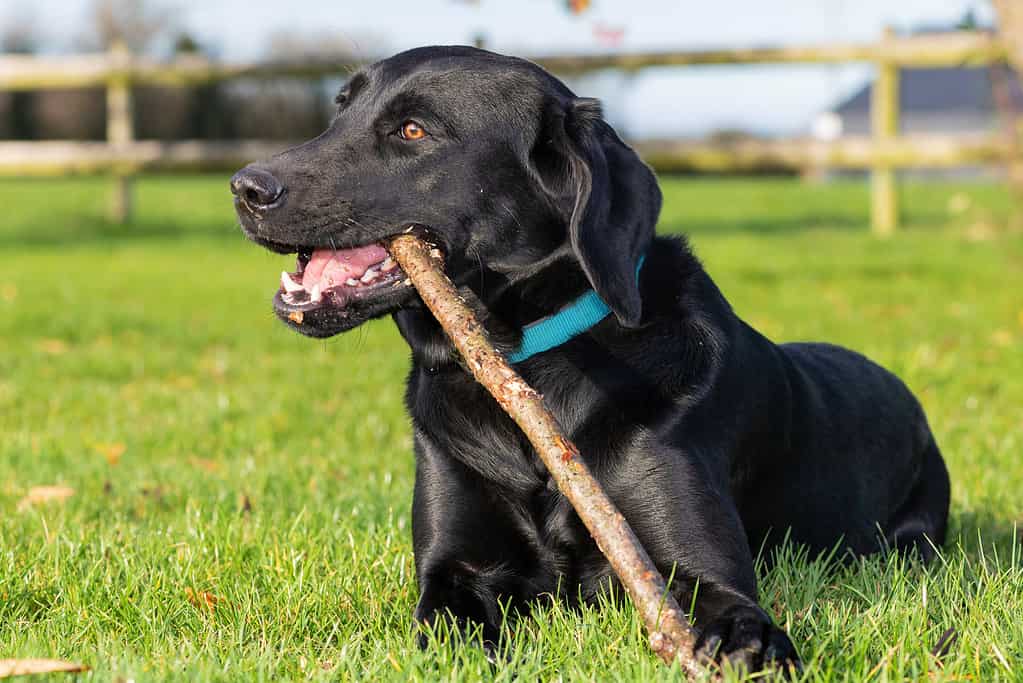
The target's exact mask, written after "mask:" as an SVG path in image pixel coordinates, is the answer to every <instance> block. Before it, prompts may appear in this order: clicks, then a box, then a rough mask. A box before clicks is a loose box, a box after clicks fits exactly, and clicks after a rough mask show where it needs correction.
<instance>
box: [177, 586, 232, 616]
mask: <svg viewBox="0 0 1023 683" xmlns="http://www.w3.org/2000/svg"><path fill="white" fill-rule="evenodd" d="M185 597H186V598H188V601H189V602H190V603H192V606H193V607H198V608H199V609H208V610H210V611H211V612H212V611H213V609H214V608H215V607H216V606H217V603H218V602H220V601H221V600H222V599H223V598H220V597H217V596H216V595H214V594H213V593H210V592H209V591H198V590H195V589H194V588H186V589H185Z"/></svg>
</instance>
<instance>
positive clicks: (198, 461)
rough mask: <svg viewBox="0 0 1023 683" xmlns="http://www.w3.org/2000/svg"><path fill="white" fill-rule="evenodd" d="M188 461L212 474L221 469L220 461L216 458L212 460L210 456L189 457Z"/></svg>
mask: <svg viewBox="0 0 1023 683" xmlns="http://www.w3.org/2000/svg"><path fill="white" fill-rule="evenodd" d="M188 462H190V463H191V464H192V465H193V466H194V467H198V468H199V469H201V470H203V471H205V472H209V473H210V474H213V473H215V472H219V471H220V463H219V462H217V461H216V460H210V459H209V458H198V457H192V458H189V459H188Z"/></svg>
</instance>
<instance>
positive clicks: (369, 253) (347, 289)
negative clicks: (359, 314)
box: [276, 244, 410, 311]
mask: <svg viewBox="0 0 1023 683" xmlns="http://www.w3.org/2000/svg"><path fill="white" fill-rule="evenodd" d="M409 284H410V283H409V280H408V277H407V276H406V275H405V273H404V272H403V271H402V270H401V268H400V267H399V266H398V264H397V263H396V262H395V261H394V259H392V258H391V256H390V254H388V252H387V250H386V249H384V248H383V247H382V246H380V245H379V244H371V245H367V246H363V247H355V248H352V249H316V250H315V251H299V254H298V265H297V270H296V271H295V272H293V273H289V272H287V271H284V272H283V273H281V286H280V289H279V290H278V292H277V297H276V298H277V300H278V302H279V304H281V305H282V307H283V308H286V309H287V310H289V311H311V310H314V309H317V308H321V307H325V306H330V307H334V308H340V309H343V308H346V307H347V306H348V305H349V304H351V303H352V302H353V301H355V300H358V299H363V298H367V297H369V296H371V295H373V294H376V293H381V292H382V290H390V289H393V288H397V287H406V286H409Z"/></svg>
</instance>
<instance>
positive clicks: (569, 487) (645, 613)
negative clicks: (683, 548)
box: [388, 234, 706, 678]
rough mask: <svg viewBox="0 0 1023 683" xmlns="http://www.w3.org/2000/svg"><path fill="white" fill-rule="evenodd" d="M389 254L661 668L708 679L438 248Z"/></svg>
mask: <svg viewBox="0 0 1023 683" xmlns="http://www.w3.org/2000/svg"><path fill="white" fill-rule="evenodd" d="M388 249H389V251H390V252H391V255H392V256H393V257H394V259H395V260H396V261H397V262H398V264H399V265H400V266H401V267H402V269H404V271H405V273H406V274H407V275H408V276H409V278H410V279H411V280H412V284H413V285H414V286H415V288H416V290H417V291H418V292H419V295H420V296H421V297H422V299H423V301H424V302H425V303H426V306H427V308H429V309H430V311H431V312H432V313H433V315H434V317H435V318H436V319H437V321H438V322H439V323H440V325H441V327H442V328H443V329H444V331H445V333H447V335H448V337H449V338H450V339H451V342H452V343H453V344H454V345H455V348H457V349H458V352H459V353H460V354H461V355H462V358H463V359H464V361H465V366H466V368H468V369H469V370H470V371H471V372H472V374H473V377H475V378H476V381H477V382H479V383H480V384H482V385H483V386H484V387H485V388H486V389H487V391H489V392H490V393H491V395H493V397H494V398H495V399H496V400H497V402H498V404H500V406H501V407H502V408H503V409H504V411H505V412H507V413H508V415H510V416H511V418H512V419H513V420H514V421H515V423H516V424H518V426H519V427H520V428H521V429H522V431H523V432H524V433H525V434H526V436H527V437H528V438H529V441H530V443H532V444H533V448H535V449H536V452H537V454H538V455H539V456H540V459H541V460H543V462H544V465H546V466H547V470H548V471H549V472H550V474H551V476H552V477H553V478H554V481H555V482H556V483H557V485H558V489H560V491H561V493H562V494H564V496H565V497H566V498H568V500H569V501H570V502H571V503H572V507H573V508H575V511H576V513H577V514H578V515H579V517H580V519H582V521H583V523H584V524H585V525H586V528H587V529H588V530H589V532H590V535H591V536H593V539H594V540H595V541H596V542H597V547H598V548H600V551H601V552H602V553H604V555H605V557H607V559H608V562H610V564H611V567H612V568H613V569H614V571H615V574H617V575H618V578H619V579H620V580H621V582H622V585H623V586H625V589H626V590H627V591H628V593H629V595H630V596H631V597H632V601H633V603H634V604H635V605H636V609H637V610H639V613H640V615H641V616H642V618H643V623H644V624H645V626H646V629H647V632H648V633H649V634H650V638H649V643H650V648H651V649H652V650H653V651H654V652H655V653H656V654H657V655H658V656H659V657H660V658H661V659H663V660H664V661H665V662H666V663H668V664H671V663H673V662H678V663H679V666H680V667H681V668H682V670H683V671H685V672H686V673H687V674H688V675H689V676H690V677H692V678H696V677H698V676H701V675H703V674H705V673H706V669H704V668H703V667H702V666H701V665H700V663H698V662H697V660H696V657H695V656H694V654H693V645H694V644H695V642H696V635H695V633H694V631H693V628H692V626H690V624H689V621H688V619H687V618H686V615H685V614H684V613H683V612H682V610H681V608H680V607H679V605H678V603H677V602H676V601H675V598H674V597H672V596H671V595H670V594H669V593H668V591H667V586H666V584H665V581H664V578H663V577H662V576H661V574H660V572H659V571H658V570H657V568H656V567H655V566H654V564H653V562H652V561H651V560H650V556H649V555H647V553H646V551H645V550H644V549H643V547H642V546H641V545H640V543H639V540H638V539H637V538H636V535H635V534H634V533H633V531H632V529H631V528H630V527H629V524H628V522H626V520H625V518H624V517H623V516H622V514H621V513H620V512H619V511H618V509H617V508H616V507H615V505H614V503H613V502H612V501H611V499H610V498H609V497H608V495H607V494H606V493H605V492H604V490H603V488H601V486H600V484H599V483H598V482H597V480H596V478H594V476H593V475H592V474H591V473H590V470H589V468H588V467H587V466H586V463H585V462H584V461H583V459H582V458H581V457H579V451H578V449H576V447H575V445H574V444H573V443H572V442H571V441H569V440H568V439H567V438H566V437H565V436H564V434H562V432H561V429H560V427H559V426H558V424H557V422H556V421H555V419H554V416H553V415H551V413H550V411H548V410H547V408H546V407H545V406H544V404H543V397H542V396H541V395H540V394H539V393H537V392H536V391H535V390H534V389H533V388H532V387H530V386H529V385H528V384H526V382H525V381H524V380H523V379H522V378H521V377H519V375H518V373H517V372H515V370H514V369H512V367H511V366H510V365H509V364H508V362H507V361H506V360H505V358H504V356H502V355H501V354H500V353H499V352H498V351H497V350H496V349H494V347H493V346H492V345H491V344H490V342H489V340H488V338H487V333H486V330H485V329H484V328H483V326H482V325H481V324H480V323H479V321H478V320H477V319H476V316H475V315H474V314H473V312H472V310H470V309H469V307H468V306H466V304H465V302H464V301H463V300H462V298H461V297H460V296H459V294H458V292H457V291H456V290H455V287H454V285H452V284H451V281H450V280H449V279H448V278H447V276H446V275H445V274H444V272H443V264H442V261H441V254H440V252H439V250H437V249H434V248H432V247H431V246H430V245H429V244H427V243H426V242H424V241H422V240H421V239H419V238H418V237H416V236H414V235H412V234H404V235H400V236H398V237H395V238H393V239H392V240H391V242H390V244H389V246H388Z"/></svg>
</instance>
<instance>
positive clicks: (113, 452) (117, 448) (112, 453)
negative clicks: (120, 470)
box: [93, 441, 128, 465]
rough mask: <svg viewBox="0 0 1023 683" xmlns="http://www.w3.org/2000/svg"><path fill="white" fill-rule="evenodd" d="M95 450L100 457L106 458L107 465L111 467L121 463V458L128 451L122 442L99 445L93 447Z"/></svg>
mask: <svg viewBox="0 0 1023 683" xmlns="http://www.w3.org/2000/svg"><path fill="white" fill-rule="evenodd" d="M93 448H95V449H96V451H97V452H98V453H99V454H100V455H102V456H103V457H104V458H106V459H107V463H108V464H110V465H116V464H117V463H119V462H120V461H121V456H122V455H124V452H125V451H126V450H128V448H127V446H125V445H124V444H123V443H121V442H120V441H116V442H114V443H98V444H96V445H95V446H93Z"/></svg>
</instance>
